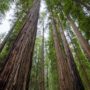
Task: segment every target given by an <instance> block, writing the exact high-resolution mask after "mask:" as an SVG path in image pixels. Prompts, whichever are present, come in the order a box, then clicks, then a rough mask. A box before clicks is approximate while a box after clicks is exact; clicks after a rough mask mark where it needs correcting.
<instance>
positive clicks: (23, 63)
mask: <svg viewBox="0 0 90 90" xmlns="http://www.w3.org/2000/svg"><path fill="white" fill-rule="evenodd" d="M39 7H40V0H34V1H33V6H32V8H31V9H30V12H29V14H28V19H27V22H26V23H25V25H24V26H23V28H22V31H21V32H20V34H19V36H18V37H17V39H16V41H15V43H14V45H13V48H12V50H11V52H10V54H9V56H8V58H7V59H8V60H7V63H6V65H5V67H4V70H3V71H2V72H1V74H0V90H28V82H29V81H28V80H29V73H30V70H31V65H32V55H33V49H34V42H35V37H36V31H37V21H38V16H39Z"/></svg>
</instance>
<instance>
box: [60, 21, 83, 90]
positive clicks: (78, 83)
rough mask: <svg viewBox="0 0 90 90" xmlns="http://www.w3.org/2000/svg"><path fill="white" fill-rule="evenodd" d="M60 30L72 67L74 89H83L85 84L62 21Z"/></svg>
mask: <svg viewBox="0 0 90 90" xmlns="http://www.w3.org/2000/svg"><path fill="white" fill-rule="evenodd" d="M59 31H60V35H61V38H62V42H63V45H64V49H65V54H66V58H67V62H68V65H69V68H70V73H71V75H72V79H73V85H74V86H73V90H81V87H82V88H83V84H82V81H81V78H80V76H79V72H78V70H77V68H76V64H75V62H74V58H73V55H72V53H71V50H70V48H69V45H68V43H67V40H66V37H65V34H64V30H63V26H62V23H61V22H60V29H59ZM82 90H83V89H82Z"/></svg>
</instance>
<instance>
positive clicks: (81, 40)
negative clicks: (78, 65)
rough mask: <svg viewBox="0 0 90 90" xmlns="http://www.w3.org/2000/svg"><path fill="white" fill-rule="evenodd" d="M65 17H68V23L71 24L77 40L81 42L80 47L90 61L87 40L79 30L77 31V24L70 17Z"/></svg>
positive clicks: (89, 47) (89, 49)
mask: <svg viewBox="0 0 90 90" xmlns="http://www.w3.org/2000/svg"><path fill="white" fill-rule="evenodd" d="M67 19H68V21H69V23H70V25H71V26H72V28H73V30H74V32H75V34H76V36H77V38H78V40H79V42H80V43H81V46H82V49H83V50H84V52H85V54H86V56H87V57H88V59H89V61H90V46H89V44H88V42H87V41H86V40H85V39H84V38H83V36H82V34H81V32H80V31H79V29H78V28H77V26H76V25H75V23H74V21H73V20H72V19H71V17H70V16H67Z"/></svg>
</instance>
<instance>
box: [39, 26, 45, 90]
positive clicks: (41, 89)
mask: <svg viewBox="0 0 90 90" xmlns="http://www.w3.org/2000/svg"><path fill="white" fill-rule="evenodd" d="M41 55H42V56H41V60H40V62H41V63H40V64H41V65H40V66H41V68H40V76H39V77H40V81H39V82H40V83H39V90H45V86H44V85H45V84H44V26H43V34H42V50H41Z"/></svg>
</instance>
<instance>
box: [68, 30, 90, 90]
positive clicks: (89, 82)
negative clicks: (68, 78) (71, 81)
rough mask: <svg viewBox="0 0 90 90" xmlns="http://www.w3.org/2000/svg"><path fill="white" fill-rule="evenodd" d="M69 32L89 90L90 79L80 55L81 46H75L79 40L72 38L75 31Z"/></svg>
mask: <svg viewBox="0 0 90 90" xmlns="http://www.w3.org/2000/svg"><path fill="white" fill-rule="evenodd" d="M67 34H68V37H69V38H70V40H71V44H72V46H73V49H74V52H75V53H76V56H75V57H76V58H77V59H78V62H79V64H80V71H81V72H82V73H83V82H84V83H86V87H87V88H88V89H87V90H89V89H90V85H89V84H90V80H89V78H88V75H87V72H86V69H85V67H84V65H83V64H82V58H81V57H80V55H79V54H80V48H79V50H78V48H75V46H77V42H75V40H74V41H73V39H72V38H73V37H74V36H73V37H71V36H70V34H72V35H73V32H72V31H68V32H67Z"/></svg>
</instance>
